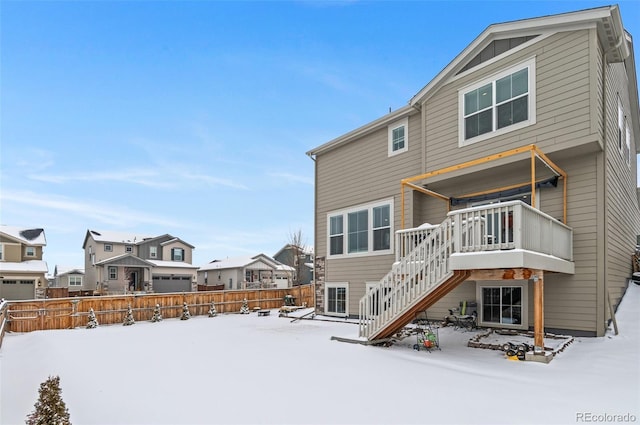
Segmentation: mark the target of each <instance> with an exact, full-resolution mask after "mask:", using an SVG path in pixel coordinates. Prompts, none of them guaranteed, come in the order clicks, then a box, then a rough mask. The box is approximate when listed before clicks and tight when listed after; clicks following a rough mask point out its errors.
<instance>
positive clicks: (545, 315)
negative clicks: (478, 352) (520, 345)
mask: <svg viewBox="0 0 640 425" xmlns="http://www.w3.org/2000/svg"><path fill="white" fill-rule="evenodd" d="M427 42H428V41H427ZM638 120H639V113H638V90H637V81H636V69H635V63H634V55H633V44H632V38H631V36H630V35H629V34H628V33H627V32H626V31H625V30H624V28H623V24H622V19H621V16H620V11H619V8H618V7H617V6H607V7H600V8H594V9H588V10H583V11H577V12H572V13H565V14H560V15H553V16H545V17H541V18H534V19H526V20H520V21H514V22H507V23H502V24H495V25H491V26H489V27H488V28H487V29H486V30H485V31H484V32H482V33H481V34H480V35H479V36H478V37H477V38H476V39H475V40H473V41H472V42H471V44H470V45H468V46H467V47H466V48H465V49H464V50H463V51H462V52H460V54H458V55H457V56H456V57H455V58H453V61H452V62H451V63H449V64H448V65H447V66H446V67H445V68H444V69H443V70H442V71H441V72H440V73H439V74H438V75H437V76H436V77H435V78H434V79H433V80H432V81H431V82H429V83H428V84H427V85H426V86H425V87H424V88H423V89H422V90H420V91H419V92H418V93H417V94H416V95H415V96H414V97H413V98H411V99H410V101H409V104H408V105H407V106H405V107H403V108H401V109H399V110H397V111H395V112H391V113H389V114H388V115H385V116H383V117H381V118H379V119H377V120H375V121H373V122H371V123H369V124H367V125H365V126H363V127H360V128H358V129H356V130H353V131H351V132H349V133H347V134H345V135H343V136H341V137H338V138H336V139H334V140H332V141H330V142H328V143H326V144H323V145H322V146H319V147H317V148H315V149H313V150H311V151H310V152H308V153H307V154H308V155H309V156H310V157H312V159H314V160H315V187H316V207H315V208H316V210H315V217H316V222H315V229H316V235H315V253H316V263H317V264H318V265H320V264H322V267H321V268H320V267H319V266H318V267H317V270H316V274H317V276H316V281H317V285H318V286H317V288H318V289H317V300H318V301H317V305H316V308H317V309H318V310H320V311H321V312H322V313H326V314H335V315H340V316H344V315H349V316H359V318H360V328H359V332H360V335H361V336H365V337H367V338H368V339H377V338H382V337H385V336H389V335H392V334H393V332H395V331H397V330H398V329H400V328H401V327H402V326H404V325H405V324H406V323H408V322H410V321H411V320H412V319H413V318H415V315H416V314H418V313H420V312H421V311H424V310H425V309H427V310H426V312H427V317H430V318H434V319H440V318H442V317H443V316H444V315H445V314H447V309H449V308H451V307H455V306H458V305H459V303H460V302H461V301H468V302H475V303H477V307H476V310H477V313H478V321H479V324H480V325H483V326H488V327H491V326H494V327H501V328H513V329H529V328H533V329H534V332H535V335H536V346H540V343H541V341H542V333H543V331H544V330H547V331H558V332H568V333H572V334H579V335H598V336H601V335H603V334H604V332H605V329H606V325H607V321H608V320H609V319H610V317H611V312H610V311H609V309H608V300H609V298H610V299H611V301H612V303H613V305H616V304H617V303H618V302H619V300H620V299H621V297H622V295H623V293H624V291H625V289H626V287H627V284H628V278H629V277H630V275H631V262H630V258H631V255H632V254H633V252H634V251H635V246H636V242H637V239H636V238H637V236H638V235H640V208H639V207H638V196H636V175H637V170H636V154H637V153H638V151H639V149H640V128H639V123H638ZM531 145H535V146H531ZM399 189H401V190H399ZM530 205H531V206H530ZM425 223H431V224H425ZM421 225H422V227H420V226H421Z"/></svg>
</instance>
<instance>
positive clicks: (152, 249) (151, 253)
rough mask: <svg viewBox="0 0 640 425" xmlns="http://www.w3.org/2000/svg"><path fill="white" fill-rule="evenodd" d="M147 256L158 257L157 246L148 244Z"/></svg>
mask: <svg viewBox="0 0 640 425" xmlns="http://www.w3.org/2000/svg"><path fill="white" fill-rule="evenodd" d="M149 257H150V258H157V257H158V247H157V246H155V245H154V246H150V247H149Z"/></svg>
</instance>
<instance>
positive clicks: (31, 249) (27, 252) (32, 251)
mask: <svg viewBox="0 0 640 425" xmlns="http://www.w3.org/2000/svg"><path fill="white" fill-rule="evenodd" d="M24 256H25V257H35V256H36V247H35V246H25V247H24Z"/></svg>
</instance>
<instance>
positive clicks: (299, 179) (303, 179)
mask: <svg viewBox="0 0 640 425" xmlns="http://www.w3.org/2000/svg"><path fill="white" fill-rule="evenodd" d="M268 175H269V176H271V177H277V178H281V179H284V180H287V181H288V182H291V183H304V184H308V185H311V186H313V178H311V177H307V176H301V175H297V174H291V173H268Z"/></svg>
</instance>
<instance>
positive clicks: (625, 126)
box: [618, 96, 631, 165]
mask: <svg viewBox="0 0 640 425" xmlns="http://www.w3.org/2000/svg"><path fill="white" fill-rule="evenodd" d="M618 150H619V151H620V155H622V158H623V159H624V160H625V162H626V163H627V165H631V132H630V131H629V123H628V122H627V116H626V115H625V113H624V107H623V106H622V100H620V96H618Z"/></svg>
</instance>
